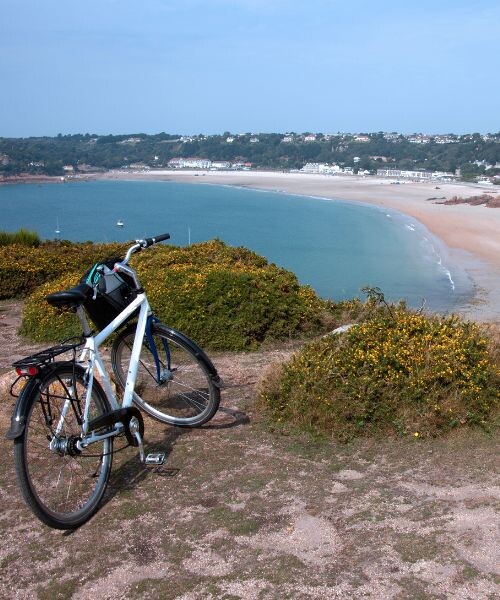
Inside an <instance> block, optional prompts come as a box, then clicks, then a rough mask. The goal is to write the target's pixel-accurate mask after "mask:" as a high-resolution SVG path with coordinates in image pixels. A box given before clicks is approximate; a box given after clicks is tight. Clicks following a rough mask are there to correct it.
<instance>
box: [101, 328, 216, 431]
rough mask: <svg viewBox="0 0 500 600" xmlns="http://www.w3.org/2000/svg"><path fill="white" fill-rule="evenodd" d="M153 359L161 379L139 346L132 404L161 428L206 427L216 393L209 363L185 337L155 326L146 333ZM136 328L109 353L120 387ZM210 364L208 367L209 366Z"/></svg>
mask: <svg viewBox="0 0 500 600" xmlns="http://www.w3.org/2000/svg"><path fill="white" fill-rule="evenodd" d="M151 333H152V338H153V341H154V347H155V349H156V352H157V355H158V366H159V369H160V377H158V369H157V363H156V361H155V359H154V355H153V349H152V348H151V347H150V345H149V343H148V342H147V341H146V339H145V340H144V343H143V345H142V349H141V355H140V358H139V366H138V369H137V378H136V383H135V392H134V396H133V400H134V402H135V404H137V406H139V408H141V409H143V410H144V411H145V412H146V413H148V414H149V415H150V416H152V417H154V418H155V419H157V420H158V421H161V422H162V423H169V424H170V425H178V426H180V427H196V426H199V425H202V424H203V423H206V422H207V421H209V420H210V419H211V418H212V417H213V416H214V414H215V413H216V412H217V409H218V408H219V402H220V390H219V388H218V387H217V385H216V384H215V382H214V377H213V374H212V373H210V370H209V367H208V364H207V363H208V362H209V360H208V358H206V355H205V354H204V353H203V352H202V351H201V350H199V349H198V352H196V350H195V348H196V346H195V345H194V343H192V342H191V343H190V341H189V340H187V339H186V338H184V336H181V335H179V334H178V333H177V332H175V331H174V330H172V329H169V328H168V327H165V325H161V324H158V323H154V324H153V325H152V327H151ZM134 338H135V327H133V328H130V329H127V330H125V331H124V332H123V334H122V335H121V336H119V337H118V338H117V339H116V340H115V343H114V344H113V348H112V350H111V364H112V367H113V371H114V373H115V376H116V379H117V380H118V383H119V384H120V386H121V387H122V388H124V387H125V382H126V380H127V372H128V367H129V363H130V357H131V355H132V346H133V343H134ZM210 364H211V363H210Z"/></svg>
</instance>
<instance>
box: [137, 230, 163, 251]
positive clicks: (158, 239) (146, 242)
mask: <svg viewBox="0 0 500 600" xmlns="http://www.w3.org/2000/svg"><path fill="white" fill-rule="evenodd" d="M169 239H170V233H160V235H155V237H150V238H146V239H145V240H136V241H137V242H138V243H139V244H141V248H149V246H152V245H153V244H158V243H159V242H163V241H165V240H169Z"/></svg>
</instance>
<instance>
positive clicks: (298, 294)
mask: <svg viewBox="0 0 500 600" xmlns="http://www.w3.org/2000/svg"><path fill="white" fill-rule="evenodd" d="M104 249H106V252H105V253H104V252H102V251H103V250H104ZM83 250H84V251H83V252H82V256H80V257H78V260H77V261H76V262H77V264H79V265H81V268H80V270H79V271H75V269H74V267H72V268H71V272H69V273H68V272H66V273H65V274H64V275H63V276H62V277H60V278H56V279H53V280H51V281H49V282H48V283H46V284H45V285H43V286H41V287H39V288H38V289H37V290H36V291H35V292H34V293H33V294H32V295H31V296H30V297H29V298H28V299H27V301H26V303H25V308H24V315H23V323H22V328H21V332H22V333H23V334H24V335H26V336H28V337H30V338H32V339H34V340H38V341H43V340H45V341H54V340H58V339H61V338H64V337H69V336H70V335H74V334H75V333H77V332H78V326H77V321H76V317H75V316H74V315H72V314H69V315H68V314H65V315H60V314H58V312H57V311H56V310H54V309H52V308H51V307H50V306H49V305H48V304H47V303H46V302H45V301H44V297H45V296H46V295H47V294H49V293H51V292H54V291H57V290H61V289H65V288H67V287H71V286H72V285H75V284H77V283H78V281H79V279H80V278H81V276H82V274H83V272H84V271H85V270H86V269H87V268H88V267H89V266H91V265H92V262H94V261H95V260H97V259H96V249H92V251H90V250H86V249H83ZM99 250H101V256H100V257H99V258H102V257H103V256H109V255H110V254H112V252H111V251H110V248H109V246H106V247H105V248H100V249H99ZM112 250H113V251H115V255H116V250H117V248H112ZM118 254H119V253H118ZM83 255H84V258H85V265H83V264H82V262H83ZM90 255H92V259H91V260H89V259H90ZM71 258H72V256H70V253H64V260H63V258H59V261H58V266H61V265H65V264H68V263H69V262H70V259H71ZM42 262H43V264H46V263H47V262H49V261H48V259H47V257H44V258H43V261H42ZM132 264H133V266H134V268H136V269H137V272H138V274H139V277H140V279H141V282H142V284H143V285H144V288H145V289H146V292H147V294H148V299H149V302H150V304H151V306H152V308H153V310H154V312H155V314H156V315H157V316H158V317H159V318H160V319H161V320H162V321H164V322H165V323H168V324H169V325H170V326H172V327H174V328H176V329H179V330H181V331H183V332H184V333H186V334H187V335H189V336H191V337H192V338H194V339H195V340H196V341H197V342H198V343H200V344H201V345H203V346H205V347H207V348H211V349H220V350H222V349H225V350H243V349H254V348H257V347H258V346H259V345H260V344H261V343H262V342H264V341H266V340H280V339H286V338H290V337H296V336H300V335H303V334H315V333H318V332H324V331H326V330H327V329H328V328H332V327H333V326H334V325H335V324H336V323H337V320H338V318H339V317H341V316H342V314H343V313H345V312H346V311H347V312H348V311H349V310H350V309H351V307H352V309H354V308H355V307H356V306H357V303H356V302H354V303H351V304H349V303H340V304H338V305H335V304H333V303H331V302H327V301H324V300H321V299H320V298H318V297H317V296H316V294H315V293H314V292H313V291H312V290H311V288H309V287H307V286H301V285H300V284H299V283H298V281H297V278H296V276H295V275H294V274H293V273H291V272H290V271H287V270H285V269H281V268H279V267H277V266H276V265H272V264H269V263H268V262H267V261H266V260H265V259H264V258H262V257H261V256H258V255H257V254H255V253H254V252H251V251H249V250H246V249H244V248H232V247H230V246H226V245H225V244H224V243H223V242H220V241H217V240H215V241H211V242H206V243H203V244H197V245H194V246H190V247H189V248H175V247H172V246H158V247H156V248H154V249H151V250H148V251H147V252H143V253H140V254H138V255H136V256H135V257H134V258H133V260H132ZM34 269H36V267H34ZM48 271H49V268H48V266H47V267H46V269H45V271H44V273H47V272H48ZM36 272H37V274H39V273H40V272H41V271H40V270H37V271H36ZM30 285H31V281H30Z"/></svg>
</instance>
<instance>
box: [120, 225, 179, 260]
mask: <svg viewBox="0 0 500 600" xmlns="http://www.w3.org/2000/svg"><path fill="white" fill-rule="evenodd" d="M168 239H170V233H160V235H155V236H154V237H150V238H146V239H145V240H135V244H133V245H132V246H130V248H129V249H128V250H127V254H125V258H124V259H123V260H122V261H121V263H120V264H122V265H126V264H127V263H128V261H129V260H130V257H131V256H132V254H134V252H140V251H141V250H142V249H143V248H149V247H150V246H152V245H153V244H158V243H160V242H163V241H165V240H168ZM117 264H118V263H117Z"/></svg>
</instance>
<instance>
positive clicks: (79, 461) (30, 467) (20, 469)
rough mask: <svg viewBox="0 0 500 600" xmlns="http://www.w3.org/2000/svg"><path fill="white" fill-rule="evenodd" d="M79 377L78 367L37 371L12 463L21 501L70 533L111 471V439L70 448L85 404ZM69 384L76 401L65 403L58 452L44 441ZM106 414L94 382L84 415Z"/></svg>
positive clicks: (94, 501)
mask: <svg viewBox="0 0 500 600" xmlns="http://www.w3.org/2000/svg"><path fill="white" fill-rule="evenodd" d="M84 375H85V370H84V368H83V367H81V366H80V365H73V363H67V362H66V363H53V364H52V365H50V368H48V369H47V370H46V371H45V372H44V373H42V375H41V377H40V382H39V385H36V386H34V387H33V389H32V390H31V391H30V392H29V395H30V397H29V398H28V399H27V404H26V406H27V409H26V424H25V427H24V431H23V433H22V435H21V436H20V437H18V438H17V439H16V440H15V442H14V464H15V468H16V474H17V478H18V481H19V486H20V489H21V493H22V495H23V498H24V500H25V502H26V503H27V505H28V507H29V508H30V509H31V510H32V512H33V513H34V514H35V515H36V516H37V517H38V518H39V519H40V520H41V521H42V522H43V523H45V524H46V525H49V527H53V528H55V529H74V528H76V527H79V526H80V525H82V524H83V523H85V522H86V521H87V520H88V519H90V517H91V516H92V515H93V514H94V513H95V512H96V510H97V508H98V506H99V503H100V501H101V499H102V497H103V495H104V492H105V491H106V487H107V484H108V480H109V475H110V472H111V465H112V451H113V439H112V438H107V439H105V440H103V441H101V442H96V443H94V444H92V445H90V446H89V447H88V448H86V449H84V450H82V451H81V452H80V453H78V452H77V451H75V450H74V444H73V442H74V441H75V440H76V438H77V437H78V436H79V434H80V426H79V424H78V419H77V417H76V414H77V413H81V411H82V410H83V405H84V403H85V398H84V391H85V378H84ZM73 378H74V379H73ZM73 381H74V383H75V389H76V394H77V397H78V398H80V399H81V401H80V403H79V404H80V406H77V403H76V402H71V403H70V404H69V408H68V410H67V412H66V416H65V419H64V424H63V429H62V430H61V432H60V434H59V435H58V436H57V438H58V442H60V443H61V446H60V449H59V450H58V451H53V450H51V449H50V448H49V443H50V442H49V441H48V440H52V439H53V438H54V436H55V434H56V432H55V429H56V427H57V424H58V422H59V417H60V415H61V410H62V407H63V406H64V403H65V402H66V400H68V399H70V397H71V391H70V388H71V386H72V382H73ZM73 393H74V392H73ZM82 395H83V398H82ZM110 410H111V409H110V406H109V402H108V399H107V397H106V394H105V393H104V391H103V389H102V387H101V386H100V384H99V383H98V382H97V381H95V380H94V383H93V386H92V394H91V404H90V409H89V417H90V418H93V417H96V416H98V415H99V414H102V413H103V412H109V411H110ZM80 417H81V415H80ZM61 434H62V435H61ZM65 444H66V445H65ZM72 444H73V446H72Z"/></svg>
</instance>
